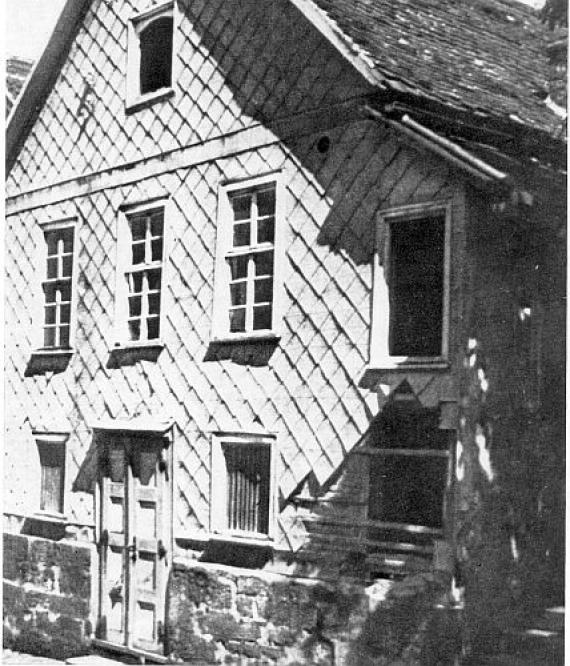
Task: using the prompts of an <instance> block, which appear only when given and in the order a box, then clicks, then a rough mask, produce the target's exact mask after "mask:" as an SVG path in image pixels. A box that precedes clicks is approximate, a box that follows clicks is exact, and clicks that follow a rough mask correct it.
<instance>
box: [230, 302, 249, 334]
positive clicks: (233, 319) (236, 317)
mask: <svg viewBox="0 0 570 666" xmlns="http://www.w3.org/2000/svg"><path fill="white" fill-rule="evenodd" d="M230 331H231V332H232V333H240V332H242V331H245V308H237V309H236V310H230Z"/></svg>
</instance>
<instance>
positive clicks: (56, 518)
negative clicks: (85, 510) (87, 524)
mask: <svg viewBox="0 0 570 666" xmlns="http://www.w3.org/2000/svg"><path fill="white" fill-rule="evenodd" d="M28 517H29V518H30V519H31V520H41V521H42V522H47V523H66V522H67V516H66V515H65V514H64V513H56V512H55V511H54V512H51V511H42V510H40V511H36V512H35V513H33V514H31V515H30V516H28Z"/></svg>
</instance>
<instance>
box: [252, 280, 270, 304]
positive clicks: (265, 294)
mask: <svg viewBox="0 0 570 666" xmlns="http://www.w3.org/2000/svg"><path fill="white" fill-rule="evenodd" d="M272 300H273V279H272V278H264V279H262V280H256V281H255V302H256V303H267V302H271V301H272Z"/></svg>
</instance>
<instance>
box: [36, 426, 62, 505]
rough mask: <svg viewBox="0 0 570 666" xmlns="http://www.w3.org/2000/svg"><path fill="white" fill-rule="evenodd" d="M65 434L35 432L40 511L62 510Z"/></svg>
mask: <svg viewBox="0 0 570 666" xmlns="http://www.w3.org/2000/svg"><path fill="white" fill-rule="evenodd" d="M66 440H67V435H60V434H53V433H41V434H36V444H37V447H38V454H39V458H40V473H41V477H40V479H41V480H40V506H39V508H40V511H41V512H43V513H48V514H51V515H54V514H55V515H60V514H62V513H63V510H64V483H65V443H66Z"/></svg>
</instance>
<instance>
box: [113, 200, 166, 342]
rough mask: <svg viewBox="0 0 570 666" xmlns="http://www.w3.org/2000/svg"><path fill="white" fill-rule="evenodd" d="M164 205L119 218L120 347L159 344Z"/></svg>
mask: <svg viewBox="0 0 570 666" xmlns="http://www.w3.org/2000/svg"><path fill="white" fill-rule="evenodd" d="M164 210H165V209H164V205H160V206H156V205H154V206H152V205H144V206H139V207H137V208H136V209H131V210H129V211H127V212H126V213H125V214H122V216H121V219H120V224H119V245H118V259H119V267H118V270H119V275H118V290H117V302H118V313H117V314H118V327H119V332H118V337H119V344H121V343H122V344H126V345H129V344H149V343H159V342H160V335H161V316H162V304H161V303H162V280H163V254H164V228H165V222H164Z"/></svg>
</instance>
